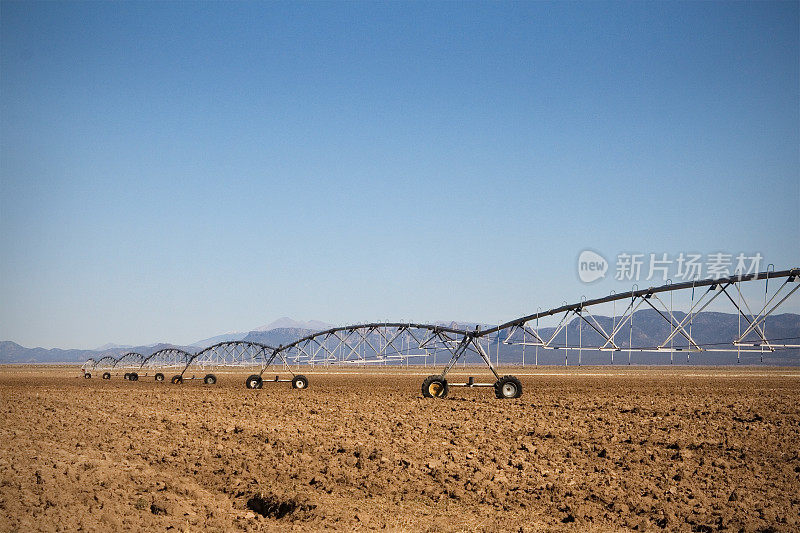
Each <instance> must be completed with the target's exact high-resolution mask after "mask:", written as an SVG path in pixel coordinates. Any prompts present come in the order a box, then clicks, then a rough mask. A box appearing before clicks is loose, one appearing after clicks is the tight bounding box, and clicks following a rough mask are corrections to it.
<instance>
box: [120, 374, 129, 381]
mask: <svg viewBox="0 0 800 533" xmlns="http://www.w3.org/2000/svg"><path fill="white" fill-rule="evenodd" d="M130 377H131V375H130V374H129V373H127V372H125V373H124V374H123V375H122V379H124V380H125V381H128V380H129V379H130Z"/></svg>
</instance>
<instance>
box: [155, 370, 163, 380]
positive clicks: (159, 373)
mask: <svg viewBox="0 0 800 533" xmlns="http://www.w3.org/2000/svg"><path fill="white" fill-rule="evenodd" d="M156 381H164V374H162V373H161V372H157V373H156Z"/></svg>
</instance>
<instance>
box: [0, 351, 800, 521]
mask: <svg viewBox="0 0 800 533" xmlns="http://www.w3.org/2000/svg"><path fill="white" fill-rule="evenodd" d="M458 372H459V374H460V376H457V378H458V379H462V380H463V379H465V376H466V375H468V374H475V375H481V374H484V375H485V373H484V372H483V371H482V370H475V371H474V372H471V373H470V372H467V373H463V372H465V371H464V370H463V369H461V368H459V369H458ZM510 372H511V371H509V373H510ZM427 373H430V372H428V371H426V370H425V369H413V368H411V369H405V368H404V369H397V370H386V369H374V370H372V371H369V370H361V371H358V373H355V372H345V371H343V370H342V371H336V372H330V373H324V372H308V373H307V374H308V376H309V378H310V379H311V388H310V389H308V390H305V391H296V390H291V389H290V388H289V387H288V385H287V384H285V383H282V384H270V383H266V384H265V386H264V388H263V389H262V390H248V389H245V388H244V384H243V381H244V375H238V374H237V375H221V376H220V380H219V382H218V383H217V385H215V386H205V385H203V384H202V383H198V382H188V383H185V384H183V385H172V384H170V383H168V382H165V383H155V382H153V381H152V380H151V379H150V378H141V379H140V380H139V381H138V382H128V381H123V380H122V379H121V378H120V377H115V378H114V379H112V380H111V381H103V380H100V379H97V376H95V378H93V379H91V380H84V379H81V378H80V377H78V374H79V372H78V370H77V369H76V368H64V367H62V368H57V367H20V366H13V367H2V368H0V412H2V417H0V531H33V530H48V531H51V530H52V531H87V530H88V531H117V530H126V529H130V530H146V531H168V530H169V531H182V530H188V531H198V530H201V529H206V530H214V531H220V530H225V531H230V530H247V531H281V530H292V529H299V530H304V531H305V530H319V529H339V530H361V529H384V528H386V529H390V530H413V531H424V530H451V531H457V530H489V531H491V530H503V531H519V530H523V531H538V530H581V531H585V530H603V531H606V530H614V531H617V530H625V529H634V530H643V529H644V530H660V529H665V530H668V531H692V530H694V531H712V530H714V531H715V530H718V529H722V530H730V531H739V530H745V531H764V530H777V531H798V530H800V516H799V515H800V481H798V479H800V455H799V454H800V371H798V370H797V369H794V370H791V369H765V368H725V369H722V368H696V367H695V368H686V367H684V368H677V367H676V368H666V369H664V368H623V367H619V368H614V369H609V368H605V369H601V368H580V369H574V368H571V369H563V368H547V369H542V368H540V369H533V368H526V369H525V370H524V371H522V370H521V369H516V370H515V371H513V373H515V374H517V375H519V376H520V378H521V379H522V382H523V385H524V387H525V392H524V395H523V396H522V398H520V399H518V400H497V399H495V398H494V395H493V394H492V391H491V390H490V389H469V390H468V389H461V388H459V389H451V393H450V397H449V398H447V399H445V400H434V399H423V398H422V396H421V394H420V391H419V387H420V384H421V382H422V379H423V377H424V376H425V375H426V374H427ZM479 373H480V374H479Z"/></svg>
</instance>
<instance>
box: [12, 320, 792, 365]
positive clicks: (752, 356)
mask: <svg viewBox="0 0 800 533" xmlns="http://www.w3.org/2000/svg"><path fill="white" fill-rule="evenodd" d="M675 314H676V317H677V318H678V319H679V320H680V319H681V318H683V317H684V316H685V315H684V314H683V313H675ZM596 318H597V320H598V323H599V324H600V325H601V326H602V328H603V329H605V330H606V331H611V329H612V324H613V319H612V318H611V317H604V316H597V317H596ZM633 323H634V327H633V329H632V330H629V329H623V330H621V331H620V332H619V333H618V335H617V337H616V339H617V342H618V345H619V346H620V347H621V348H622V351H619V352H615V354H614V358H615V359H614V360H615V364H616V363H618V362H620V361H627V352H626V351H625V348H626V347H627V345H628V339H629V338H632V339H633V342H634V345H636V346H656V345H658V344H659V343H660V342H661V341H662V340H663V339H664V338H665V337H666V336H667V334H668V333H669V325H668V324H667V323H666V321H664V320H663V319H662V318H661V317H660V316H658V315H657V314H656V312H655V311H653V310H645V311H638V312H637V313H636V314H635V315H634V317H633ZM693 323H694V327H695V329H694V331H695V333H693V336H695V338H696V340H697V342H699V343H701V344H711V343H714V342H720V341H724V342H730V340H731V339H733V338H735V337H736V336H737V333H738V331H739V327H740V324H739V319H738V316H737V315H734V314H729V313H712V312H707V313H700V314H699V315H697V316H696V317H695V318H694V320H693ZM579 324H580V321H579V320H577V319H575V320H573V321H572V322H570V324H569V326H568V327H566V328H565V329H564V330H562V331H561V332H560V334H559V335H558V336H556V338H555V339H554V342H553V344H554V345H559V344H561V345H563V344H564V342H565V340H566V337H569V341H570V346H573V345H574V344H575V343H576V340H577V339H578V338H579V336H582V339H583V343H584V345H590V344H592V343H597V342H598V340H599V339H600V337H599V335H598V334H597V333H596V332H594V331H593V330H592V329H591V328H589V327H588V326H586V324H584V325H583V327H582V328H580V330H579ZM437 325H442V326H448V327H453V328H458V329H469V330H473V329H475V326H476V324H475V323H464V322H438V323H437ZM332 327H333V326H332V325H331V324H326V323H324V322H320V321H317V320H309V321H295V320H292V319H290V318H287V317H283V318H280V319H278V320H276V321H274V322H272V323H270V324H267V325H265V326H261V327H259V328H256V329H254V330H252V331H249V332H231V333H224V334H222V335H216V336H214V337H209V338H207V339H203V340H200V341H197V342H195V343H192V344H191V345H188V346H179V345H174V344H168V343H158V344H151V345H147V346H127V345H119V344H106V345H103V346H101V347H99V348H98V349H95V350H62V349H58V348H53V349H45V348H26V347H23V346H20V345H19V344H17V343H15V342H11V341H0V364H8V363H82V362H84V361H86V360H87V359H88V358H90V357H94V358H98V357H102V356H104V355H121V354H123V353H126V352H137V353H141V354H143V355H149V354H151V353H153V352H156V351H158V350H160V349H162V348H166V347H177V348H181V349H183V350H186V351H188V352H192V353H195V352H197V351H199V350H201V349H203V348H205V347H208V346H211V345H214V344H217V343H220V342H226V341H233V340H245V341H249V342H258V343H261V344H266V345H269V346H275V347H277V346H280V345H286V344H288V343H290V342H292V341H294V340H297V339H299V338H301V337H305V336H307V335H310V334H312V333H314V332H317V331H323V330H325V329H330V328H332ZM486 327H488V326H487V325H486V324H481V328H482V329H484V328H486ZM768 328H769V329H768V338H770V339H788V340H787V341H785V342H786V343H787V344H800V315H797V314H792V313H785V314H781V315H774V316H771V317H770V318H769V324H768ZM554 331H555V329H554V328H541V329H540V330H539V334H540V336H542V337H543V338H545V339H549V338H550V337H551V336H552V335H553V333H554ZM678 339H679V337H676V340H675V342H674V347H675V348H676V349H678V348H682V347H685V345H686V342H685V341H683V342H681V341H679V340H678ZM512 340H521V339H520V338H519V334H518V335H517V337H515V338H514V339H512ZM528 340H529V341H530V339H528ZM595 345H596V344H595ZM490 352H491V354H490V355H491V357H492V361H495V360H496V358H497V357H499V359H500V362H501V363H514V364H518V363H520V362H521V361H522V358H523V350H522V347H521V346H520V345H505V344H500V346H499V350H498V345H497V342H496V337H493V338H492V346H491V348H490ZM537 352H538V360H539V363H541V364H564V358H565V355H566V357H567V358H568V360H569V364H576V363H577V358H578V354H577V350H574V349H570V350H569V353H565V350H563V349H560V350H544V349H542V348H539V349H538V350H537V349H536V348H535V347H533V346H527V347H526V349H525V352H524V356H525V362H526V363H532V362H533V360H534V358H535V357H536V354H537ZM686 354H687V352H685V351H676V352H675V355H674V358H675V361H676V362H678V363H681V364H687V363H688V364H704V365H707V364H714V365H721V364H733V363H736V353H735V352H733V353H732V352H703V353H700V354H696V353H695V354H692V355H691V356H689V359H688V361H687V355H686ZM473 357H474V356H473ZM761 357H762V355H761V354H760V353H753V352H743V354H742V362H744V363H759V362H761ZM610 358H611V353H610V352H598V351H588V350H585V351H583V352H582V354H581V360H582V363H583V364H586V365H593V364H608V363H609V362H610ZM631 360H632V362H634V363H635V364H665V363H669V361H670V354H669V353H636V352H634V353H633V354H632V356H631ZM472 362H477V361H472ZM763 362H764V363H765V364H770V365H786V366H800V349H789V350H780V351H777V352H774V353H770V352H766V353H764V354H763Z"/></svg>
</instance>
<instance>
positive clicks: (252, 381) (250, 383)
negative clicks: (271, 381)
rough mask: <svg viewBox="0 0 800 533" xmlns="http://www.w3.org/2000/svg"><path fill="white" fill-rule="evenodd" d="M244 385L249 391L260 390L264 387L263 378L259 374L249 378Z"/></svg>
mask: <svg viewBox="0 0 800 533" xmlns="http://www.w3.org/2000/svg"><path fill="white" fill-rule="evenodd" d="M244 385H245V387H247V388H248V389H260V388H261V387H263V386H264V380H263V379H261V376H259V375H258V374H253V375H251V376H248V378H247V379H246V380H245V381H244Z"/></svg>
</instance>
